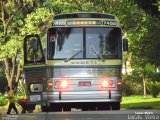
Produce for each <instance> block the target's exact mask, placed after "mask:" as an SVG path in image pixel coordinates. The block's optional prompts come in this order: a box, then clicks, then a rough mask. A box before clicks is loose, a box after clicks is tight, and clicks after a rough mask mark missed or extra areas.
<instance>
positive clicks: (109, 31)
mask: <svg viewBox="0 0 160 120" xmlns="http://www.w3.org/2000/svg"><path fill="white" fill-rule="evenodd" d="M86 51H89V52H86V57H87V58H98V55H99V56H102V57H103V58H117V57H120V56H121V30H120V29H118V28H86Z"/></svg>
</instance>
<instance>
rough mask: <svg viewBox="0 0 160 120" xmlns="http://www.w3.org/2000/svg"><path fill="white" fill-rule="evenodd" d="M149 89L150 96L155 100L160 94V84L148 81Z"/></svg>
mask: <svg viewBox="0 0 160 120" xmlns="http://www.w3.org/2000/svg"><path fill="white" fill-rule="evenodd" d="M147 88H148V90H149V92H150V94H151V95H152V96H153V97H154V98H155V97H157V96H158V94H159V93H160V82H157V81H148V82H147Z"/></svg>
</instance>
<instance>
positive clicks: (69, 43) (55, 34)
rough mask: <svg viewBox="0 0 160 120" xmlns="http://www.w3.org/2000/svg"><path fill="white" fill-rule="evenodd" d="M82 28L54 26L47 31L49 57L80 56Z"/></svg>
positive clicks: (65, 57)
mask: <svg viewBox="0 0 160 120" xmlns="http://www.w3.org/2000/svg"><path fill="white" fill-rule="evenodd" d="M82 45H83V29H82V28H55V29H51V30H50V31H49V38H48V51H49V56H48V57H49V59H67V58H70V57H72V56H73V57H74V58H82V56H83V54H82V52H81V51H82Z"/></svg>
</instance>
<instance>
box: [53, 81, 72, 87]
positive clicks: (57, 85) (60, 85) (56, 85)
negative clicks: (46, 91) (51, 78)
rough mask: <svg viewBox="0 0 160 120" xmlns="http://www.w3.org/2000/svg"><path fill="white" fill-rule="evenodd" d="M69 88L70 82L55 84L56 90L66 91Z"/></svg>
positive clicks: (57, 82)
mask: <svg viewBox="0 0 160 120" xmlns="http://www.w3.org/2000/svg"><path fill="white" fill-rule="evenodd" d="M68 86H69V83H68V80H65V79H64V80H57V81H56V82H55V86H54V88H55V89H65V88H68Z"/></svg>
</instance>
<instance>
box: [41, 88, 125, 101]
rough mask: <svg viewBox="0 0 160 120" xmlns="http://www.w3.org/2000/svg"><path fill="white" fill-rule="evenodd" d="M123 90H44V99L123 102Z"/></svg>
mask: <svg viewBox="0 0 160 120" xmlns="http://www.w3.org/2000/svg"><path fill="white" fill-rule="evenodd" d="M121 98H122V94H121V91H75V92H43V93H42V101H44V102H50V103H72V102H73V103H74V102H121Z"/></svg>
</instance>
